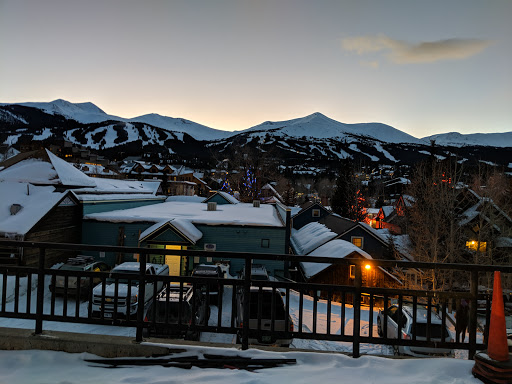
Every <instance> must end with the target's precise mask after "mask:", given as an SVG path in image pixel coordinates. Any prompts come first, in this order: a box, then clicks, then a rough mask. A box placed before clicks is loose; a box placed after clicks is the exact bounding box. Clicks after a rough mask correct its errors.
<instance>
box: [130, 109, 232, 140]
mask: <svg viewBox="0 0 512 384" xmlns="http://www.w3.org/2000/svg"><path fill="white" fill-rule="evenodd" d="M128 121H131V122H140V123H146V124H150V125H153V126H155V127H159V128H163V129H166V130H169V131H174V132H185V133H188V134H189V135H190V136H192V137H193V138H194V139H196V140H218V139H224V138H227V137H230V136H233V134H234V132H228V131H221V130H218V129H213V128H209V127H207V126H205V125H201V124H198V123H194V122H193V121H190V120H185V119H179V118H178V119H177V118H174V117H167V116H162V115H159V114H157V113H150V114H148V115H142V116H138V117H134V118H132V119H128Z"/></svg>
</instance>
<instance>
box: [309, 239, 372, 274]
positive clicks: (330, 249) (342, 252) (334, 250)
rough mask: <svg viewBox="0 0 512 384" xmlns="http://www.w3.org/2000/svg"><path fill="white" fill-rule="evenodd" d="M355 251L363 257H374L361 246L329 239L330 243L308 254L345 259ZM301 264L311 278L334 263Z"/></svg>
mask: <svg viewBox="0 0 512 384" xmlns="http://www.w3.org/2000/svg"><path fill="white" fill-rule="evenodd" d="M354 252H356V253H357V254H358V255H360V256H361V257H364V258H365V259H372V257H371V256H370V255H369V254H368V253H366V252H365V251H363V250H362V249H361V248H359V247H356V246H355V245H354V244H352V243H350V242H348V241H345V240H332V241H329V242H328V243H326V244H324V245H322V246H320V247H318V248H317V249H315V250H314V251H313V252H311V253H310V254H309V255H308V256H317V257H333V258H337V259H343V258H345V257H347V256H348V255H350V254H352V253H354ZM301 265H302V269H303V270H304V274H305V275H306V277H307V278H310V277H313V276H315V275H316V274H318V273H320V272H322V271H323V270H324V269H326V268H328V267H330V266H331V265H332V264H329V263H310V262H307V263H301Z"/></svg>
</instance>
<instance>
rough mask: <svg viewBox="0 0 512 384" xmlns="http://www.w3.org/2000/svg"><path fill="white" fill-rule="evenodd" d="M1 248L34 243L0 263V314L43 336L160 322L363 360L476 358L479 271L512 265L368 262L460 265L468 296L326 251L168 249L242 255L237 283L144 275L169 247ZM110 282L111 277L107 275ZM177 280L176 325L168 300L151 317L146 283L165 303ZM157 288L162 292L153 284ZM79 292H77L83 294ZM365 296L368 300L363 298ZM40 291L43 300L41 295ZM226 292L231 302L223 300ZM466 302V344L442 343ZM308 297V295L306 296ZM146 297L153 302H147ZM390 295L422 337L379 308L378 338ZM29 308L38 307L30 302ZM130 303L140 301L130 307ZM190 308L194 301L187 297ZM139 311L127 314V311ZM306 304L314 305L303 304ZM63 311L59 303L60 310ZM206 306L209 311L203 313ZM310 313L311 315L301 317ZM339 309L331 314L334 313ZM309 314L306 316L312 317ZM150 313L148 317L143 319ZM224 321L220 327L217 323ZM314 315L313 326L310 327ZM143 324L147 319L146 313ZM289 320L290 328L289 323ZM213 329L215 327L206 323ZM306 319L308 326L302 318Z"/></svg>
mask: <svg viewBox="0 0 512 384" xmlns="http://www.w3.org/2000/svg"><path fill="white" fill-rule="evenodd" d="M0 246H16V247H22V248H38V249H39V263H38V266H37V267H22V266H0V273H1V274H2V282H1V287H2V294H1V297H0V317H8V318H21V319H31V320H35V333H36V334H40V333H42V331H43V322H45V321H60V322H70V323H88V324H105V325H119V326H129V327H135V328H136V341H138V342H140V341H142V340H143V336H144V333H145V330H147V329H149V328H151V327H155V326H157V325H159V326H164V327H165V326H167V327H168V328H169V329H171V328H172V330H173V331H180V332H182V333H186V332H187V331H191V330H192V331H194V332H216V333H226V334H233V335H237V338H238V339H239V340H240V341H241V344H242V348H243V349H247V348H248V345H249V340H250V339H257V340H276V339H305V340H330V341H338V342H348V343H351V344H352V356H354V357H359V356H360V354H361V353H360V347H361V344H363V343H367V344H387V345H392V346H394V347H397V348H398V347H399V346H402V347H423V348H445V349H450V350H453V349H462V350H468V351H469V358H473V356H474V354H475V352H476V351H477V350H481V349H484V348H485V344H484V343H482V342H477V327H478V317H477V303H478V300H486V306H485V308H486V309H485V314H484V316H485V320H484V321H483V322H484V323H486V324H488V320H489V316H490V298H489V295H485V294H479V293H478V288H477V287H478V278H479V273H484V272H492V271H495V270H499V271H502V272H504V273H512V267H505V266H483V265H460V264H431V263H416V262H401V261H384V260H371V263H372V265H373V266H375V267H376V266H380V267H383V268H388V269H392V268H414V269H425V270H426V269H434V270H445V269H446V270H456V271H465V272H466V273H468V274H469V282H470V290H469V291H468V292H439V291H437V292H434V291H430V290H417V289H416V290H414V289H398V288H381V287H365V286H363V285H362V282H363V279H362V265H363V262H365V263H367V262H368V261H367V260H364V261H363V260H356V259H351V260H345V259H338V258H329V257H309V256H294V255H272V254H256V253H234V252H233V253H229V252H207V251H185V250H173V254H177V255H181V256H187V257H195V256H203V257H214V258H215V259H217V258H218V259H223V260H225V259H243V260H244V261H245V266H246V268H245V276H244V278H243V279H235V278H230V279H223V278H210V277H192V276H161V275H147V274H146V266H147V261H146V260H147V256H148V255H149V254H152V255H154V254H162V255H165V254H166V253H167V252H168V251H167V250H165V249H149V248H129V247H112V246H111V247H108V246H95V245H83V244H61V243H31V242H19V241H11V240H1V241H0ZM47 249H60V250H72V251H76V252H78V251H88V252H98V253H100V252H102V253H103V252H116V253H122V254H125V255H126V254H134V255H135V254H136V255H140V257H139V260H140V270H139V271H138V273H137V274H128V273H126V274H124V273H123V274H110V273H108V272H83V271H70V270H60V269H52V268H48V267H45V253H46V250H47ZM254 259H257V260H259V262H261V260H280V261H283V262H286V261H287V262H290V263H297V262H313V263H330V264H339V265H346V266H347V267H348V266H349V265H355V278H354V284H353V285H335V284H313V283H298V282H293V281H290V280H286V281H259V280H258V281H256V280H252V281H251V275H250V273H251V265H252V262H253V260H254ZM57 279H61V280H62V279H64V284H63V290H62V292H61V293H62V300H61V301H60V299H58V298H57V292H56V289H53V291H50V290H49V289H48V287H47V286H46V284H48V283H49V284H48V285H49V286H53V287H55V285H56V281H57ZM107 279H108V281H107ZM8 280H9V285H11V284H14V289H13V295H12V297H10V298H9V300H8V297H7V291H8ZM36 281H37V286H36V287H35V296H36V297H35V303H34V298H33V297H32V296H33V295H32V291H33V289H32V287H33V286H34V285H35V284H34V283H35V282H36ZM73 281H74V282H76V287H73V286H70V282H73ZM120 281H126V282H127V284H126V285H124V286H126V287H127V290H126V292H120V290H119V288H120V286H121V285H120ZM108 282H110V283H112V284H113V287H114V288H113V289H114V292H113V295H112V294H110V295H109V294H107V287H108V284H107V283H108ZM134 282H136V283H138V295H137V298H136V302H133V296H132V294H131V290H132V289H133V288H131V287H132V286H134V285H133V284H132V283H134ZM95 285H96V286H97V287H100V288H96V290H97V292H98V290H101V294H100V295H99V297H98V295H96V296H94V295H93V287H94V286H95ZM174 286H179V287H180V289H179V292H180V293H179V301H178V303H179V310H178V311H179V313H178V320H177V321H174V323H172V324H171V323H170V322H169V313H168V310H167V306H165V308H166V310H165V316H164V320H163V321H161V320H156V316H154V315H155V312H156V309H155V306H153V307H151V308H152V309H148V308H150V304H151V302H149V303H148V302H146V301H147V300H146V292H145V290H146V289H151V290H152V294H151V295H149V296H151V297H153V301H154V298H156V297H157V295H158V293H159V292H160V291H161V292H166V293H167V295H165V294H163V297H164V299H163V300H164V301H166V304H168V303H169V300H170V299H169V292H170V290H171V287H174ZM189 286H191V287H192V289H194V290H200V291H201V296H199V295H195V294H194V295H193V296H192V297H193V298H192V301H193V302H192V303H191V308H192V310H193V312H192V313H193V315H192V316H191V317H189V319H188V320H187V318H186V316H185V312H183V311H184V310H183V309H182V304H183V303H184V301H185V300H186V298H185V291H186V289H185V288H187V287H189ZM213 286H218V287H220V291H224V290H226V289H228V288H229V289H232V290H231V296H230V297H229V289H228V291H226V292H227V294H225V295H224V297H223V295H221V294H218V301H217V303H216V305H217V308H218V312H217V319H216V321H210V322H209V323H208V322H204V321H198V318H197V317H196V308H197V301H198V300H205V308H210V304H211V299H212V295H213V292H212V289H211V287H213ZM159 287H160V288H159ZM22 291H26V292H27V294H26V297H25V298H24V300H22V297H23V294H22V293H21V292H22ZM82 291H83V292H82ZM264 291H271V292H272V293H273V294H272V303H271V307H272V308H274V306H275V304H276V302H275V301H276V300H278V299H276V298H275V297H276V296H275V294H276V293H279V294H280V295H281V296H282V297H283V298H284V299H283V301H284V304H285V305H284V308H285V311H286V314H285V317H284V322H285V326H284V329H280V330H278V329H277V328H278V327H277V321H278V320H279V319H277V318H276V317H275V316H276V315H275V313H274V310H272V313H271V319H265V320H270V329H267V330H265V329H263V328H264V327H263V325H262V309H263V308H262V306H263V304H262V303H261V301H262V297H263V292H264ZM251 292H252V293H251ZM292 294H294V295H295V296H297V297H298V318H295V319H291V318H290V300H291V296H292ZM251 295H253V300H254V295H256V297H258V300H257V325H256V326H250V321H249V319H250V318H251ZM363 296H364V298H363ZM45 297H46V299H45ZM225 298H228V299H230V302H229V300H227V301H226V300H225ZM462 298H464V299H466V300H467V301H468V302H469V307H470V310H469V327H468V330H469V341H468V342H467V343H465V342H459V341H458V340H457V341H452V340H450V341H446V337H445V336H446V335H445V332H447V330H446V327H447V325H449V323H450V321H453V319H451V318H450V316H449V313H448V308H449V304H450V301H454V300H461V299H462ZM308 300H309V301H308ZM150 301H151V300H150ZM363 301H364V302H365V304H364V305H367V306H368V311H366V306H365V307H364V313H365V314H366V312H368V330H369V331H368V332H366V333H365V334H362V333H361V329H362V328H361V325H362V324H361V321H362V319H361V314H362V312H363V309H362V306H363ZM391 301H393V302H395V303H396V306H397V308H398V313H402V312H403V310H404V307H405V306H407V307H408V308H409V309H408V310H409V312H410V311H412V314H411V319H412V320H411V321H412V327H415V326H416V324H417V313H418V311H419V310H426V313H427V323H426V324H427V325H426V329H427V331H426V335H425V337H422V338H421V340H419V338H418V337H416V333H413V334H412V336H404V335H403V334H402V332H400V330H401V329H402V327H403V325H404V324H403V322H404V320H403V318H402V316H398V319H397V322H398V324H397V327H396V328H397V330H398V331H397V335H396V337H395V336H393V335H389V334H388V332H389V331H388V324H389V322H390V321H392V320H391V317H390V315H389V314H388V313H387V312H386V311H383V310H381V311H380V312H379V315H378V320H379V321H380V322H381V324H380V327H378V329H379V332H380V333H381V336H380V337H379V336H375V334H374V326H375V325H376V324H374V311H375V310H376V309H377V308H381V309H385V308H387V307H388V306H389V305H390V303H391ZM57 302H59V303H60V302H62V310H59V311H57V310H56V303H57ZM34 304H35V308H34ZM135 304H136V305H135ZM189 304H190V303H189ZM93 305H96V306H98V307H99V308H100V310H99V312H97V313H94V310H93ZM132 305H133V307H134V308H135V307H136V311H135V312H134V313H133V312H132V311H131V310H130V308H131V306H132ZM306 305H309V306H311V307H312V308H311V309H307V310H306V308H305V306H306ZM319 305H322V306H326V307H327V310H326V318H325V319H319V318H318V317H319V316H318V314H319V310H318V307H319ZM123 306H124V308H125V309H124V311H125V312H124V313H123V311H121V312H120V311H119V310H118V309H119V307H123ZM59 308H60V307H59ZM151 310H152V311H153V317H152V319H150V320H149V321H145V317H146V315H148V314H149V312H148V311H151ZM349 310H351V311H353V315H352V320H353V321H352V323H353V327H352V332H350V330H349V329H346V326H345V325H346V323H347V319H348V318H349V315H347V311H349ZM208 311H209V310H208ZM229 311H231V314H230V319H229V322H228V323H227V324H226V321H225V319H224V316H223V314H224V313H229ZM306 312H308V316H307V319H306V318H305V317H306V316H305V314H306ZM335 312H336V313H335ZM309 313H310V314H309ZM436 313H438V314H439V318H440V319H441V324H442V336H441V340H439V339H438V338H436V336H435V335H431V331H430V328H431V325H432V323H433V321H434V318H435V317H436ZM148 317H151V316H149V315H148ZM223 319H224V323H223ZM309 319H311V323H309ZM146 320H147V319H146ZM291 321H293V323H295V324H294V325H295V327H293V330H292V328H291V326H292V324H290V322H291ZM333 322H335V324H339V329H333V325H332V324H333ZM212 323H213V324H214V325H211V324H212ZM306 323H308V324H306Z"/></svg>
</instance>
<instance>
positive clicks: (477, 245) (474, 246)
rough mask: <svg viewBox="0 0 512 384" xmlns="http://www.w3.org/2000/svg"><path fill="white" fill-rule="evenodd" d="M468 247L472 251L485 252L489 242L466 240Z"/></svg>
mask: <svg viewBox="0 0 512 384" xmlns="http://www.w3.org/2000/svg"><path fill="white" fill-rule="evenodd" d="M466 248H467V249H469V250H470V251H479V252H485V251H486V250H487V243H486V242H485V241H480V242H478V241H474V240H473V241H466Z"/></svg>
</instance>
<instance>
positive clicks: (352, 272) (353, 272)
mask: <svg viewBox="0 0 512 384" xmlns="http://www.w3.org/2000/svg"><path fill="white" fill-rule="evenodd" d="M350 278H351V279H355V278H356V266H355V265H351V266H350Z"/></svg>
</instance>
